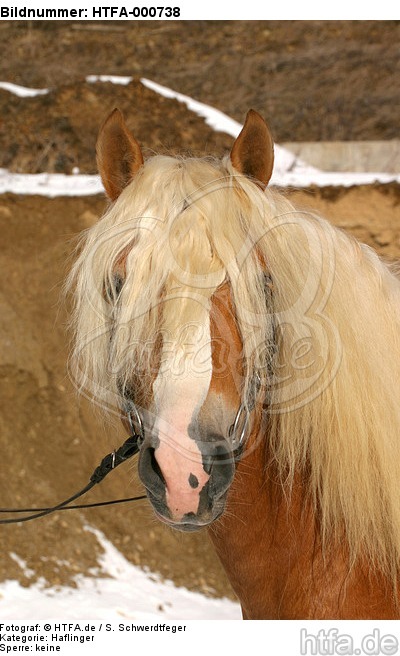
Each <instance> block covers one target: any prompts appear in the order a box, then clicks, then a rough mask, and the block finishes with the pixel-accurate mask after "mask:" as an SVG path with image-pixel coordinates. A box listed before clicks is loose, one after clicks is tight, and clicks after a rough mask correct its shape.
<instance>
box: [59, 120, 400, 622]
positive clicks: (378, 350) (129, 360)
mask: <svg viewBox="0 0 400 656" xmlns="http://www.w3.org/2000/svg"><path fill="white" fill-rule="evenodd" d="M273 160H274V148H273V141H272V138H271V135H270V131H269V129H268V127H267V125H266V123H265V121H264V120H263V118H262V117H261V116H260V115H259V114H258V113H257V112H255V111H253V110H250V111H249V113H248V114H247V117H246V121H245V124H244V127H243V129H242V131H241V133H240V134H239V136H238V137H237V139H236V141H235V142H234V145H233V148H232V150H231V152H230V154H229V155H227V156H226V157H225V158H224V159H223V160H222V161H220V160H215V159H213V158H205V159H198V158H175V157H170V156H152V157H150V158H149V159H147V160H146V161H144V158H143V155H142V151H141V148H140V146H139V144H138V142H137V141H136V139H135V138H134V137H133V135H132V134H131V133H130V131H129V130H128V128H127V126H126V123H125V121H124V119H123V117H122V114H121V113H120V112H119V110H114V112H112V113H111V115H110V116H109V117H108V119H107V120H106V121H105V123H104V125H103V127H102V128H101V131H100V134H99V137H98V143H97V161H98V167H99V172H100V174H101V178H102V181H103V184H104V187H105V190H106V193H107V195H108V197H109V199H110V201H111V202H110V203H109V206H108V209H107V210H106V212H105V214H104V216H103V217H102V218H101V220H100V221H99V222H98V223H96V225H94V226H92V227H91V228H90V229H89V230H88V231H87V232H86V234H85V235H84V237H83V239H82V242H81V244H80V249H79V250H78V254H77V258H76V262H75V264H74V265H73V268H72V271H71V274H70V277H69V285H70V286H72V288H73V292H74V298H75V305H74V314H73V318H72V324H73V328H74V335H75V339H74V349H73V353H72V358H71V359H72V362H73V363H74V376H75V379H76V381H77V384H78V385H79V388H80V390H81V391H83V392H84V393H85V394H88V395H89V396H90V397H91V398H92V399H93V400H94V401H95V403H97V404H98V405H100V406H102V407H103V408H105V409H106V410H108V411H110V412H117V413H119V414H120V415H122V416H123V418H124V421H125V423H126V424H127V423H130V424H133V425H137V424H138V423H139V424H140V426H139V429H140V431H141V433H140V434H141V437H142V439H141V442H142V443H141V448H140V455H139V464H138V469H139V476H140V479H141V481H142V483H143V485H144V486H145V488H146V491H147V496H148V499H149V501H150V503H151V505H152V507H153V509H154V512H155V515H156V516H157V518H159V519H160V520H161V521H162V522H164V523H165V524H166V525H167V526H170V527H173V528H176V529H179V530H181V531H194V530H197V529H201V528H204V527H207V530H208V533H209V535H210V537H211V541H212V542H213V544H214V546H215V549H216V552H217V554H218V556H219V558H220V560H221V562H222V564H223V567H224V568H225V570H226V572H227V575H228V577H229V579H230V581H231V584H232V587H233V589H234V590H235V592H236V594H237V596H238V598H239V600H240V603H241V607H242V612H243V617H244V618H245V619H274V618H275V619H278V618H279V619H323V618H335V619H344V618H347V619H349V618H352V619H361V618H364V619H367V618H374V619H385V618H386V619H388V618H398V617H400V611H399V600H398V595H397V583H398V572H399V564H400V404H399V394H398V390H399V384H400V357H399V356H400V330H399V328H400V282H399V279H398V278H397V277H396V273H395V271H394V270H393V268H391V267H389V266H388V265H386V264H384V263H383V262H382V261H381V260H380V258H379V257H378V255H377V254H376V253H375V252H374V251H373V250H372V249H370V248H369V247H367V246H365V245H362V244H360V243H358V242H357V241H356V240H355V239H354V238H353V237H351V236H348V235H347V234H345V233H344V232H343V231H341V230H339V229H337V228H335V227H333V226H332V225H331V224H330V223H328V222H327V221H326V220H324V219H323V218H321V217H319V216H317V215H315V214H313V213H310V212H306V211H300V210H298V209H296V208H295V207H294V206H293V205H292V203H291V202H290V201H289V200H288V198H287V197H286V196H287V194H286V195H285V194H283V193H282V192H280V191H278V190H274V189H271V188H269V187H267V185H268V182H269V180H270V177H271V173H272V169H273ZM127 420H129V422H127ZM139 429H138V430H139ZM136 432H137V431H136Z"/></svg>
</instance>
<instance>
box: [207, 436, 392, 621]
mask: <svg viewBox="0 0 400 656" xmlns="http://www.w3.org/2000/svg"><path fill="white" fill-rule="evenodd" d="M258 442H259V443H258V445H257V446H256V445H255V444H254V436H252V440H250V443H249V447H248V449H247V451H246V453H245V454H244V457H243V458H242V459H241V461H240V462H239V463H238V465H237V470H236V475H235V479H234V482H233V483H232V486H231V490H230V493H229V497H228V500H227V506H226V510H225V513H224V515H223V516H222V517H221V519H220V520H218V521H217V522H215V523H214V524H213V525H212V526H211V528H210V529H209V535H210V537H211V540H212V542H213V544H214V547H215V549H216V551H217V554H218V556H219V558H220V560H221V563H222V565H223V567H224V569H225V571H226V573H227V575H228V578H229V580H230V583H231V585H232V587H233V589H234V591H235V593H236V594H237V596H238V598H239V601H240V603H241V606H242V611H243V617H244V618H245V619H306V618H309V619H322V618H336V619H345V618H354V619H363V618H369V617H372V618H375V619H378V618H382V619H393V618H397V617H399V608H398V604H397V601H396V600H395V599H394V598H393V590H392V588H391V584H390V582H387V581H385V580H383V578H382V577H381V576H380V575H379V574H372V573H371V571H370V570H369V567H368V566H365V565H364V566H362V565H358V566H353V567H352V568H351V569H350V568H349V560H348V552H347V549H346V547H345V546H344V544H345V543H343V542H340V544H338V543H337V544H336V545H335V546H333V547H332V548H330V549H329V551H327V550H323V549H322V545H321V539H320V535H319V531H318V521H317V519H316V516H315V513H314V511H313V507H312V503H311V500H310V498H309V496H308V494H307V488H306V484H305V481H304V480H302V478H301V476H300V475H297V476H295V480H294V483H293V486H292V487H291V490H290V491H288V490H285V488H284V485H283V483H282V480H281V478H280V476H279V474H278V471H277V467H276V465H275V463H274V460H273V458H272V457H271V454H270V453H269V452H268V447H267V444H268V441H267V439H264V440H262V441H261V442H260V441H258Z"/></svg>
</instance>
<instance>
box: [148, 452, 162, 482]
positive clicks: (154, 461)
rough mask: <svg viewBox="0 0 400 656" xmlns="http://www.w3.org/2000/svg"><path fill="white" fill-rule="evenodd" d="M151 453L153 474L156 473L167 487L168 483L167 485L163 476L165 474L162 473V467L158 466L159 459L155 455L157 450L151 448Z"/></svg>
mask: <svg viewBox="0 0 400 656" xmlns="http://www.w3.org/2000/svg"><path fill="white" fill-rule="evenodd" d="M149 452H150V464H151V468H152V470H153V472H154V473H155V474H156V475H157V476H158V477H159V478H160V479H161V481H162V482H163V483H164V485H165V484H166V483H165V478H164V476H163V473H162V471H161V469H160V465H159V464H158V462H157V458H156V455H155V452H156V450H155V449H153V448H151V447H150V448H149Z"/></svg>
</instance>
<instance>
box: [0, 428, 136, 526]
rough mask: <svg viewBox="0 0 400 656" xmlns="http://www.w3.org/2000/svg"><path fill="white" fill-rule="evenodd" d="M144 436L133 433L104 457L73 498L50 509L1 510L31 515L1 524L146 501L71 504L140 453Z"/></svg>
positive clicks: (118, 500) (126, 500) (9, 519)
mask: <svg viewBox="0 0 400 656" xmlns="http://www.w3.org/2000/svg"><path fill="white" fill-rule="evenodd" d="M141 439H142V435H140V434H139V435H138V434H136V433H133V434H132V435H131V436H130V437H128V439H127V440H126V441H125V442H124V443H123V445H122V446H120V447H119V449H117V450H116V451H113V452H112V453H108V454H107V455H106V456H104V458H103V460H102V461H101V463H100V465H99V466H98V467H96V469H95V470H94V472H93V474H92V475H91V477H90V480H89V483H88V484H87V485H86V486H85V487H84V488H82V490H80V491H79V492H77V493H76V494H73V495H72V496H71V497H69V498H68V499H66V500H65V501H62V502H61V503H59V504H57V505H56V506H52V507H50V508H0V513H26V512H30V513H32V514H31V515H27V516H25V517H10V518H8V519H1V520H0V524H18V523H20V522H29V521H31V520H32V519H39V517H45V516H46V515H50V513H54V512H58V511H59V510H73V509H77V508H94V507H97V506H109V505H111V504H116V503H125V502H128V501H139V500H141V499H146V495H142V496H137V497H129V498H126V499H116V500H115V501H103V502H100V503H88V504H80V505H74V506H71V505H70V504H71V503H72V502H73V501H75V500H76V499H79V498H80V497H82V496H83V495H84V494H86V493H87V492H89V490H91V489H92V488H93V487H94V486H95V485H97V484H98V483H101V481H102V480H104V478H105V477H106V476H107V474H109V473H110V472H111V471H112V470H113V469H116V467H118V465H120V464H121V463H123V462H125V461H126V460H128V459H129V458H132V456H134V455H136V454H137V453H138V452H139V446H138V441H139V442H140V441H141Z"/></svg>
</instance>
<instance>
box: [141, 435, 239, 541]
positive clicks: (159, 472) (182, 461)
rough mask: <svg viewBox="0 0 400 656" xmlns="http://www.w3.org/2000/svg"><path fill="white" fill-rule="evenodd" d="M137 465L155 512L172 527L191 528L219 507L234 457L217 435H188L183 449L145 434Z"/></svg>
mask: <svg viewBox="0 0 400 656" xmlns="http://www.w3.org/2000/svg"><path fill="white" fill-rule="evenodd" d="M138 471H139V477H140V479H141V481H142V483H143V485H144V486H145V488H146V491H147V496H148V498H149V501H150V502H151V504H152V506H153V508H154V511H155V513H156V515H157V517H158V518H159V519H160V520H161V521H163V522H164V523H166V524H167V525H169V526H172V527H173V528H176V529H178V530H181V531H194V530H197V529H200V528H202V527H204V526H207V525H209V524H211V523H212V522H214V521H215V520H216V519H217V518H218V517H220V515H221V514H222V513H223V511H224V508H225V501H226V496H227V493H228V490H229V487H230V485H231V483H232V481H233V477H234V474H235V459H234V454H233V453H232V451H231V449H230V448H229V445H228V443H227V441H226V440H224V439H223V438H219V439H213V440H211V441H209V442H201V443H199V442H197V441H196V442H195V443H194V441H193V448H192V449H191V450H190V451H189V450H186V451H183V450H182V449H179V447H178V446H177V445H176V444H174V443H173V442H169V443H166V442H165V441H160V440H159V439H158V438H155V437H154V436H150V437H146V439H145V441H144V442H143V444H142V447H141V450H140V456H139V467H138Z"/></svg>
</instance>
